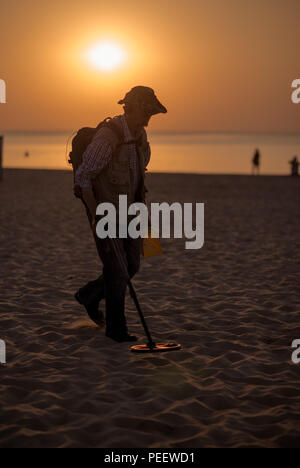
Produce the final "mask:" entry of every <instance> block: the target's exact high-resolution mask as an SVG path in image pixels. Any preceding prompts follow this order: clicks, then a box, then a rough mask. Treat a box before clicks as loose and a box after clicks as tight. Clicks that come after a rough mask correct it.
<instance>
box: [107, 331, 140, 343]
mask: <svg viewBox="0 0 300 468" xmlns="http://www.w3.org/2000/svg"><path fill="white" fill-rule="evenodd" d="M106 336H107V337H108V338H111V339H112V340H114V341H116V342H117V343H123V342H125V341H137V337H136V336H135V335H130V334H129V333H106Z"/></svg>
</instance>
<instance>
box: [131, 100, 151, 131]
mask: <svg viewBox="0 0 300 468" xmlns="http://www.w3.org/2000/svg"><path fill="white" fill-rule="evenodd" d="M134 114H135V119H136V121H137V122H138V123H139V124H140V125H142V126H143V127H147V126H148V123H149V120H150V119H151V116H152V112H151V110H150V109H149V105H147V103H145V102H143V101H137V102H136V105H135V111H134Z"/></svg>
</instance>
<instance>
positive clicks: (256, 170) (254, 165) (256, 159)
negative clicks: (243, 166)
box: [252, 149, 260, 175]
mask: <svg viewBox="0 0 300 468" xmlns="http://www.w3.org/2000/svg"><path fill="white" fill-rule="evenodd" d="M259 165H260V152H259V149H256V150H255V152H254V156H253V159H252V174H253V175H254V174H255V173H256V175H259Z"/></svg>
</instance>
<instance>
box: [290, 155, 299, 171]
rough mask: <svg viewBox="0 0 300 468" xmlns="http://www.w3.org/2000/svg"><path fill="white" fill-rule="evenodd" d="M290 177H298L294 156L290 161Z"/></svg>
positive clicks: (297, 165)
mask: <svg viewBox="0 0 300 468" xmlns="http://www.w3.org/2000/svg"><path fill="white" fill-rule="evenodd" d="M290 165H291V176H298V175H299V161H298V159H297V156H295V157H294V158H293V159H292V160H291V161H290Z"/></svg>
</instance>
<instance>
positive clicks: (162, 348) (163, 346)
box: [130, 343, 181, 353]
mask: <svg viewBox="0 0 300 468" xmlns="http://www.w3.org/2000/svg"><path fill="white" fill-rule="evenodd" d="M153 344H154V346H151V345H150V343H148V344H140V345H134V346H131V348H130V349H131V351H132V352H133V353H164V352H166V351H176V350H178V349H181V345H180V344H177V343H153Z"/></svg>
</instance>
